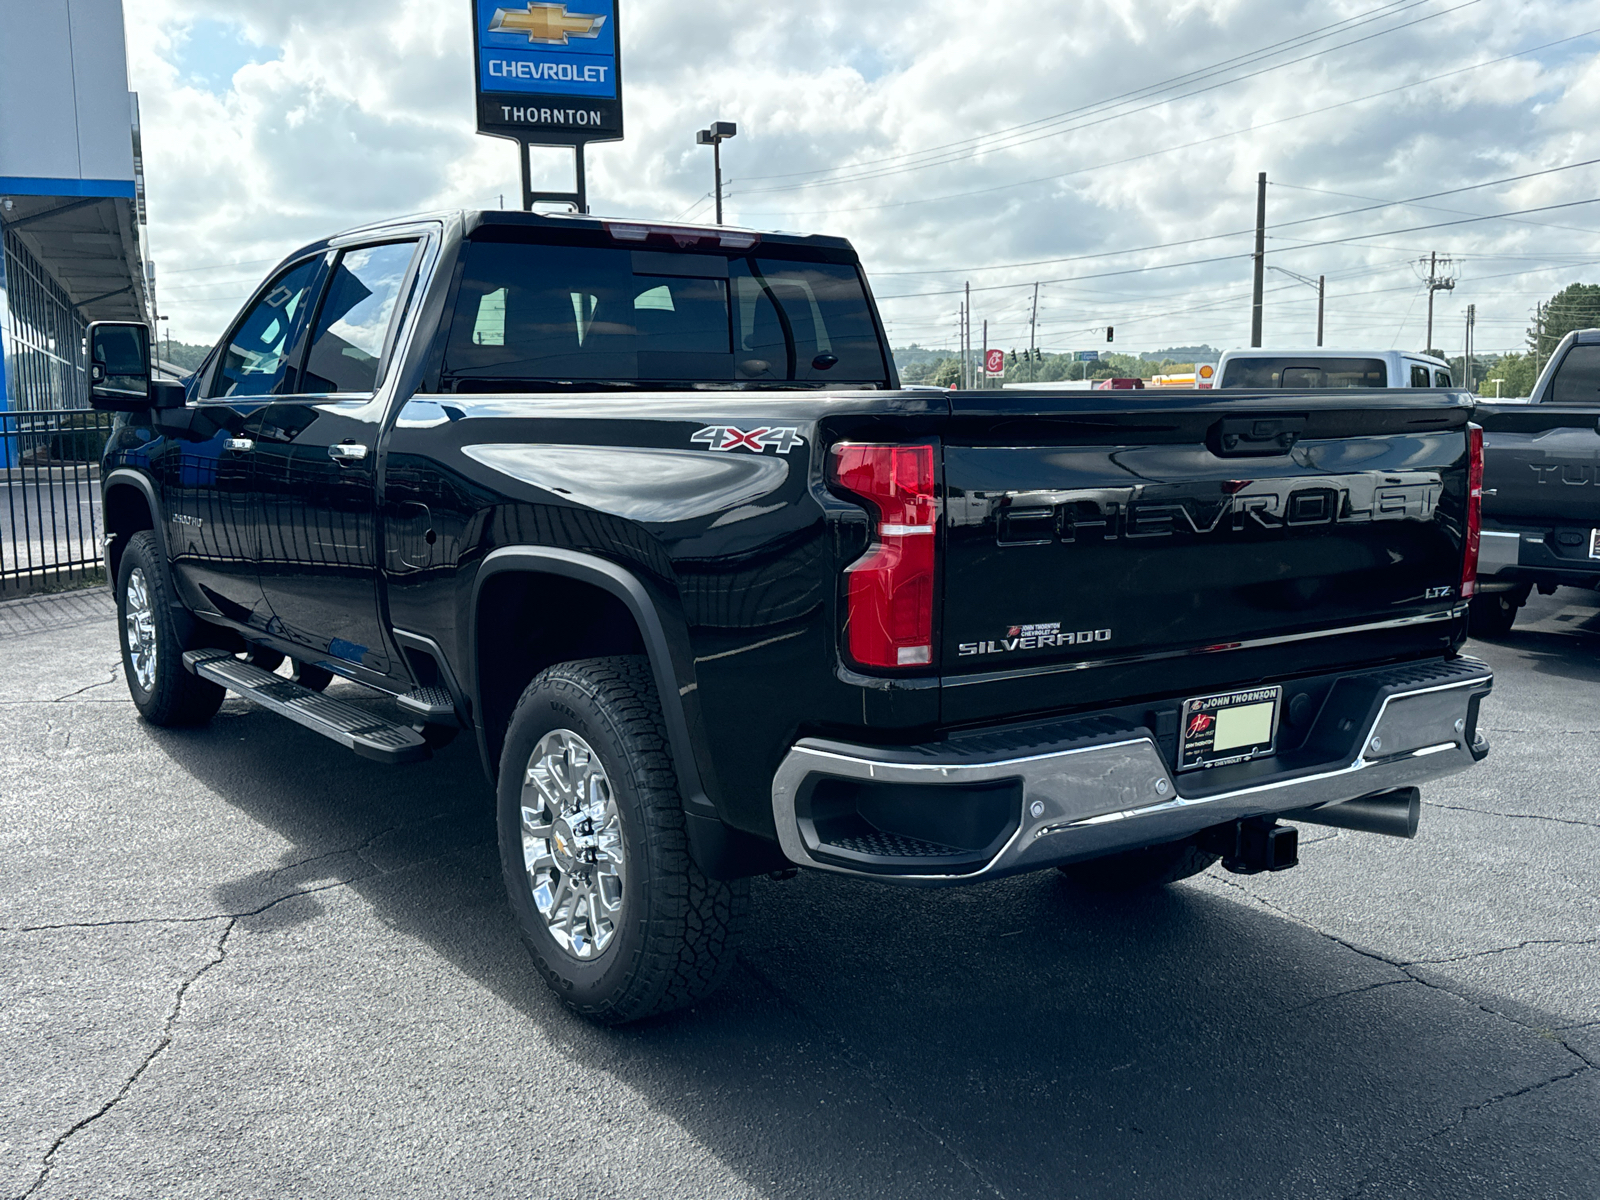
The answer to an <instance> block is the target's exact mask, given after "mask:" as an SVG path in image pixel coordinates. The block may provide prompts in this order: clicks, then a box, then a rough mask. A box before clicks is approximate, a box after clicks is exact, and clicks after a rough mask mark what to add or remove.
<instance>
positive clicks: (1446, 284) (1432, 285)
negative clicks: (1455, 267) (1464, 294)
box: [1423, 250, 1456, 354]
mask: <svg viewBox="0 0 1600 1200" xmlns="http://www.w3.org/2000/svg"><path fill="white" fill-rule="evenodd" d="M1440 265H1441V263H1440V259H1439V252H1438V251H1437V250H1435V251H1433V252H1431V253H1430V254H1429V255H1428V339H1427V340H1428V344H1427V345H1426V346H1424V347H1423V350H1425V351H1426V352H1427V353H1429V354H1432V353H1433V294H1434V293H1435V292H1453V291H1455V290H1456V281H1455V279H1454V278H1452V277H1451V276H1448V275H1446V276H1440V274H1439V267H1440ZM1443 265H1444V266H1445V267H1446V268H1448V267H1449V266H1450V260H1449V259H1448V258H1447V259H1444V260H1443Z"/></svg>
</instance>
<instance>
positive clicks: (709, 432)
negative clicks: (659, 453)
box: [689, 425, 804, 454]
mask: <svg viewBox="0 0 1600 1200" xmlns="http://www.w3.org/2000/svg"><path fill="white" fill-rule="evenodd" d="M689 440H690V441H691V442H699V443H701V444H702V445H704V446H706V447H707V448H708V449H711V450H750V451H752V452H754V453H756V454H764V453H765V452H766V449H767V447H768V446H771V447H772V448H773V449H774V450H776V451H777V452H778V453H779V454H787V453H789V451H791V450H793V449H794V447H795V444H796V443H797V442H800V441H802V440H804V439H802V438H801V436H800V431H799V430H798V429H796V428H795V427H794V426H793V425H774V426H772V427H770V428H767V427H765V426H763V427H762V428H760V429H750V430H744V429H736V428H735V427H734V426H732V425H707V426H706V427H705V428H704V429H702V430H700V432H699V433H696V434H694V435H693V436H692V437H690V439H689Z"/></svg>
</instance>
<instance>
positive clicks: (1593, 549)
mask: <svg viewBox="0 0 1600 1200" xmlns="http://www.w3.org/2000/svg"><path fill="white" fill-rule="evenodd" d="M1589 557H1590V558H1600V529H1591V530H1589Z"/></svg>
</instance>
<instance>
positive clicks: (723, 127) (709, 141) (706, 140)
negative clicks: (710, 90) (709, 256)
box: [694, 121, 739, 225]
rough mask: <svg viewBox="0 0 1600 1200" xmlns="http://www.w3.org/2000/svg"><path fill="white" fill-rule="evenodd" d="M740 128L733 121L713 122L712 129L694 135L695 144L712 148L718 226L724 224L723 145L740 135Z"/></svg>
mask: <svg viewBox="0 0 1600 1200" xmlns="http://www.w3.org/2000/svg"><path fill="white" fill-rule="evenodd" d="M738 132H739V127H738V126H737V125H735V124H734V123H733V122H732V121H713V122H711V128H710V129H702V130H700V131H699V132H698V133H696V134H695V135H694V140H695V144H696V145H699V146H710V147H711V169H712V171H713V172H714V173H715V176H716V185H715V191H716V196H717V224H718V225H721V224H722V143H723V142H725V141H727V140H728V139H729V138H731V137H734V136H736V135H737V134H738Z"/></svg>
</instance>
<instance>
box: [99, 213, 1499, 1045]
mask: <svg viewBox="0 0 1600 1200" xmlns="http://www.w3.org/2000/svg"><path fill="white" fill-rule="evenodd" d="M147 343H148V331H147V330H145V328H144V327H143V326H136V325H107V324H102V325H97V326H95V327H93V328H92V329H91V331H90V334H89V338H88V352H89V358H88V365H89V371H90V380H91V393H92V396H93V403H95V404H96V405H99V406H101V407H108V408H115V409H118V410H119V411H121V412H123V413H124V414H125V415H123V416H121V417H119V419H118V422H117V427H116V430H115V433H114V435H113V436H112V438H111V440H110V442H109V444H108V446H107V450H106V457H105V461H104V464H103V468H104V470H103V479H104V490H105V520H106V532H107V544H108V560H109V569H110V573H111V575H112V577H113V578H114V579H115V581H116V584H115V586H116V600H117V605H118V608H119V612H120V614H121V621H120V628H121V636H122V639H123V643H122V644H123V654H124V662H125V666H126V673H127V679H128V685H129V688H130V690H131V692H132V695H133V700H134V702H135V704H136V705H137V706H138V707H139V710H140V711H141V712H142V713H143V714H144V716H145V718H146V719H148V720H150V721H152V722H154V723H157V724H163V725H177V724H186V723H187V724H192V723H198V722H203V721H205V720H207V719H208V718H209V717H210V716H211V715H212V714H213V713H214V712H215V711H216V709H217V707H218V705H219V704H220V703H221V701H222V699H223V696H224V692H225V691H231V692H233V693H236V694H237V695H238V696H240V697H243V698H244V699H246V700H249V701H253V702H254V703H256V704H258V705H261V706H263V707H265V708H267V709H270V710H272V711H275V712H277V713H279V714H281V715H283V716H286V717H288V718H290V719H292V720H295V721H297V722H299V723H300V724H302V725H304V726H306V727H307V728H309V729H312V730H315V731H317V732H318V733H321V734H323V735H325V736H326V737H328V738H330V739H332V740H334V741H337V742H339V743H342V744H343V745H344V746H346V747H348V748H350V749H352V750H354V751H355V752H356V753H358V754H361V755H364V756H366V757H367V758H369V759H372V760H375V761H376V762H378V763H389V764H404V763H408V762H411V761H414V760H416V759H419V758H423V757H426V756H427V755H428V754H429V753H430V752H431V750H432V749H433V748H434V747H436V746H438V745H439V744H440V743H441V742H442V741H444V740H446V739H448V738H449V737H450V736H451V735H452V733H454V732H455V731H457V730H464V731H467V732H468V733H470V735H471V736H472V737H473V738H475V739H476V742H477V747H478V750H479V753H480V754H481V756H482V760H483V766H484V770H485V771H486V772H487V773H488V775H489V778H490V779H491V780H492V781H494V784H495V787H496V789H497V797H498V801H497V802H498V820H499V829H500V846H501V857H502V863H503V867H504V873H505V879H506V884H507V890H508V895H509V897H510V903H511V907H512V909H513V910H514V912H515V916H516V918H517V920H518V922H519V924H520V928H521V931H522V935H523V938H524V940H525V942H526V944H527V946H528V948H529V950H530V951H531V953H532V954H533V956H534V958H535V960H536V961H537V963H538V965H539V967H540V969H541V971H542V973H543V974H544V975H545V977H546V978H547V979H548V980H549V981H550V983H551V985H552V987H553V988H554V989H555V990H556V992H557V993H558V994H559V995H560V996H561V997H562V998H563V1000H564V1001H565V1002H566V1003H567V1004H568V1005H569V1006H570V1007H572V1008H573V1009H574V1010H575V1011H578V1012H581V1013H583V1014H585V1015H587V1016H589V1017H591V1018H593V1019H596V1020H599V1021H606V1022H617V1021H625V1020H630V1019H633V1018H636V1017H640V1016H643V1015H646V1014H649V1013H652V1012H659V1011H663V1010H666V1009H669V1008H672V1007H674V1006H677V1005H681V1004H684V1003H686V1002H689V1001H691V1000H693V999H694V998H696V997H698V996H702V995H704V994H705V993H706V992H708V991H709V990H710V989H711V988H713V987H714V986H715V985H716V984H717V982H718V980H719V979H720V977H721V975H722V972H723V971H725V970H726V968H727V967H728V965H729V961H730V958H731V955H732V950H733V946H734V944H735V940H736V937H737V934H738V932H739V928H740V926H741V924H742V922H743V921H744V919H745V914H746V907H747V902H748V895H749V890H748V889H749V882H748V880H749V877H751V876H753V875H756V874H762V873H777V874H787V873H792V871H793V870H794V869H795V868H797V867H806V868H812V869H815V870H819V871H826V872H834V873H838V874H841V875H850V876H856V877H859V878H865V879H873V880H880V881H882V882H885V883H894V884H908V885H920V886H935V885H941V884H957V883H973V882H978V881H986V880H991V879H994V878H997V877H1000V876H1004V875H1008V874H1012V873H1015V872H1021V871H1029V870H1035V869H1039V868H1044V867H1058V868H1060V869H1061V870H1062V871H1063V872H1065V873H1066V874H1067V876H1069V877H1070V879H1071V880H1072V884H1073V885H1075V886H1081V887H1090V888H1102V889H1117V888H1130V887H1137V886H1151V885H1159V884H1162V883H1166V882H1171V881H1173V880H1176V879H1180V878H1183V877H1185V876H1189V875H1192V874H1195V873H1196V872H1198V871H1201V870H1204V869H1206V868H1207V867H1209V866H1210V865H1211V864H1213V863H1215V862H1216V861H1217V860H1218V859H1219V858H1220V859H1221V860H1222V862H1223V865H1224V866H1225V867H1227V868H1229V869H1231V870H1235V871H1256V870H1268V869H1274V870H1275V869H1282V868H1285V867H1288V866H1292V865H1294V863H1295V862H1296V861H1297V857H1298V855H1297V845H1296V831H1295V827H1294V826H1293V825H1286V824H1280V823H1278V821H1277V819H1276V818H1278V817H1279V816H1282V815H1283V814H1286V813H1294V814H1296V817H1297V819H1302V820H1307V821H1312V822H1318V823H1322V824H1333V825H1340V826H1344V827H1348V828H1354V829H1365V830H1372V831H1376V832H1386V833H1392V834H1396V835H1399V836H1402V837H1404V836H1410V835H1411V834H1412V833H1414V832H1415V829H1416V821H1417V814H1418V806H1419V799H1418V791H1417V785H1418V784H1419V783H1420V782H1421V781H1423V780H1426V779H1430V778H1433V777H1435V776H1439V775H1443V774H1446V773H1449V772H1452V771H1456V770H1460V769H1462V768H1465V767H1468V766H1471V765H1472V764H1473V763H1474V762H1475V761H1477V760H1478V759H1481V758H1482V757H1483V756H1484V755H1485V754H1486V753H1487V752H1488V747H1487V745H1486V743H1485V742H1484V741H1483V739H1481V738H1480V737H1479V735H1478V730H1477V722H1478V709H1479V704H1480V702H1481V701H1482V699H1483V698H1484V697H1485V696H1486V695H1487V694H1488V692H1489V689H1490V686H1491V683H1492V677H1491V674H1490V672H1489V671H1488V669H1487V668H1486V667H1485V666H1484V665H1483V664H1482V663H1480V662H1477V661H1475V660H1474V659H1471V658H1468V657H1464V656H1462V655H1460V654H1459V653H1458V651H1459V649H1460V647H1461V645H1462V642H1463V640H1464V639H1465V637H1466V634H1467V601H1466V598H1465V592H1466V591H1468V590H1470V584H1471V581H1472V579H1473V577H1474V571H1475V561H1474V560H1475V555H1476V546H1477V522H1478V501H1477V489H1478V486H1479V484H1478V479H1477V474H1476V473H1477V471H1478V468H1479V464H1480V462H1481V459H1480V458H1479V457H1478V450H1479V446H1480V442H1479V439H1478V438H1477V436H1476V434H1477V431H1476V429H1475V428H1474V427H1473V426H1471V425H1470V423H1469V420H1468V418H1469V414H1470V406H1469V400H1468V398H1467V397H1466V396H1464V395H1460V394H1444V395H1441V394H1440V393H1438V392H1415V391H1406V390H1398V391H1372V390H1361V391H1350V392H1344V393H1335V392H1329V391H1318V392H1294V391H1287V390H1277V391H1272V392H1270V393H1259V394H1257V393H1251V392H1248V391H1230V392H1227V393H1218V392H1161V393H1151V392H1145V393H1138V394H1134V393H1126V392H1081V391H1071V392H1061V393H1059V394H1056V393H1041V392H1038V391H1023V392H1015V391H1003V390H991V391H978V392H931V391H913V390H904V389H901V388H900V387H899V384H898V380H897V377H896V374H895V369H894V365H893V361H892V359H891V357H890V355H889V353H888V351H887V345H886V342H885V338H884V333H883V326H882V324H881V322H880V320H879V317H878V314H877V310H876V307H875V305H874V303H873V301H872V297H871V293H870V291H869V289H868V286H867V282H866V279H865V278H864V276H863V274H862V271H861V267H860V264H859V263H858V261H857V257H856V254H855V252H854V251H853V250H852V249H851V247H850V246H849V244H848V243H846V242H844V241H841V240H838V239H834V238H827V237H805V236H788V235H775V234H767V233H755V232H750V231H744V230H733V229H725V228H720V227H714V228H704V227H684V226H666V225H652V224H649V223H642V222H633V221H606V220H599V219H593V218H588V217H577V216H570V217H569V216H553V215H552V216H546V215H535V214H520V213H518V214H508V213H501V212H469V213H464V214H463V213H455V214H448V215H443V216H437V217H426V218H414V219H408V220H405V221H399V222H393V223H387V224H382V225H374V226H370V227H367V228H362V229H357V230H354V231H352V232H349V233H345V234H341V235H340V236H338V237H335V238H331V239H329V240H327V241H323V242H318V243H316V244H314V245H310V246H306V247H304V248H303V249H301V250H297V251H296V252H295V253H293V254H292V255H290V256H289V257H288V258H287V259H286V260H285V261H284V263H283V264H282V265H281V266H280V267H279V268H278V269H277V270H275V271H274V272H273V273H272V274H271V275H270V276H269V277H268V279H267V281H266V282H265V283H264V284H262V286H261V287H260V289H259V290H258V291H257V292H256V294H255V295H254V296H253V297H252V299H251V300H250V301H249V302H248V303H247V304H246V305H245V307H244V309H243V311H242V313H241V314H240V315H239V317H238V318H237V320H236V321H235V323H234V325H233V326H232V328H231V329H230V330H229V331H228V333H227V335H226V336H225V337H224V338H223V339H222V341H221V343H220V344H219V345H218V346H217V348H216V349H215V350H214V351H213V352H212V353H211V355H210V357H209V358H208V359H207V361H206V363H205V364H204V366H202V367H201V368H200V370H199V371H198V372H197V373H196V374H195V375H194V376H193V378H191V379H189V380H188V381H187V382H186V383H184V384H183V385H178V384H171V383H162V382H159V381H158V382H155V383H152V382H151V381H150V380H149V375H148V350H147ZM334 677H339V678H340V679H341V680H343V681H346V683H345V684H341V685H340V687H339V688H337V689H336V690H335V691H334V692H333V693H331V694H325V692H324V689H325V688H326V687H327V685H328V684H329V682H330V681H331V680H332V679H333V678H334ZM348 684H356V685H360V688H355V687H350V686H348ZM362 689H366V690H365V692H363V691H362ZM363 695H365V696H367V697H369V698H371V699H370V700H369V701H368V702H367V703H363V702H362V697H363ZM382 697H387V699H386V700H383V699H381V698H382ZM384 712H387V713H388V716H384V715H381V714H382V713H384ZM401 714H405V715H404V716H401Z"/></svg>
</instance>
